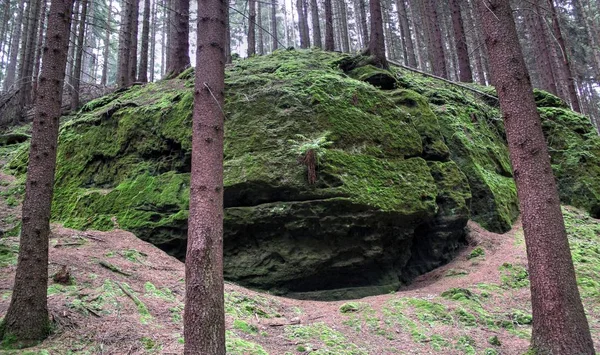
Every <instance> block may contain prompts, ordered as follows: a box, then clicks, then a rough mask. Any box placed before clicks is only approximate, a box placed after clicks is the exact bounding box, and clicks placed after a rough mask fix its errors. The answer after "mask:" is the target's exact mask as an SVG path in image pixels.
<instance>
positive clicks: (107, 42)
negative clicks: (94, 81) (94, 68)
mask: <svg viewBox="0 0 600 355" xmlns="http://www.w3.org/2000/svg"><path fill="white" fill-rule="evenodd" d="M111 21H112V0H108V11H107V18H106V34H105V37H104V63H103V65H102V78H101V79H100V85H102V86H106V83H107V82H108V65H109V59H110V34H111V33H112V23H111Z"/></svg>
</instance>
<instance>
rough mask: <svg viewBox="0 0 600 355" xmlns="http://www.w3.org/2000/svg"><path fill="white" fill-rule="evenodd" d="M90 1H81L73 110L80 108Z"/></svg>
mask: <svg viewBox="0 0 600 355" xmlns="http://www.w3.org/2000/svg"><path fill="white" fill-rule="evenodd" d="M87 8H88V0H81V16H79V32H78V33H77V50H76V52H75V66H74V68H73V82H72V83H73V84H72V85H73V86H72V87H71V90H72V91H71V110H76V109H77V108H78V107H79V87H80V84H81V60H82V58H83V47H84V40H85V22H86V20H87Z"/></svg>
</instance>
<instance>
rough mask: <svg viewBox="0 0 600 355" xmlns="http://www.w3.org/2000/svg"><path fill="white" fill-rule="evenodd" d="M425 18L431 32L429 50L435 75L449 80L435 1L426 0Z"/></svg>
mask: <svg viewBox="0 0 600 355" xmlns="http://www.w3.org/2000/svg"><path fill="white" fill-rule="evenodd" d="M424 4H425V6H426V8H425V12H424V13H425V14H426V16H425V18H426V21H427V28H428V32H429V36H428V37H429V40H428V48H429V56H430V58H429V60H430V62H431V67H432V71H433V74H434V75H437V76H440V77H442V78H445V79H448V71H447V70H446V56H445V54H444V42H443V41H442V31H441V30H440V24H439V17H438V13H437V9H436V5H435V3H434V2H433V0H425V2H424Z"/></svg>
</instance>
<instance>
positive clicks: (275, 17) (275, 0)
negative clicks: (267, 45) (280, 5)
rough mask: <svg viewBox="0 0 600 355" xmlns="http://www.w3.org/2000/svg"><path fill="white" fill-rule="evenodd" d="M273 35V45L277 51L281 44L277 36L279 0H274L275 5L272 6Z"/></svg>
mask: <svg viewBox="0 0 600 355" xmlns="http://www.w3.org/2000/svg"><path fill="white" fill-rule="evenodd" d="M271 35H272V36H273V42H272V44H271V47H272V49H273V51H275V50H276V49H277V48H278V46H279V43H278V42H279V40H278V38H277V36H278V35H277V0H273V5H272V6H271Z"/></svg>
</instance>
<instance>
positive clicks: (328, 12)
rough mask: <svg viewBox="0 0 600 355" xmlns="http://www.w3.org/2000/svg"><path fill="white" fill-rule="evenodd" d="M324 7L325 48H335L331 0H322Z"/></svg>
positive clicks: (330, 49)
mask: <svg viewBox="0 0 600 355" xmlns="http://www.w3.org/2000/svg"><path fill="white" fill-rule="evenodd" d="M323 3H324V7H325V50H326V51H333V50H335V43H334V40H333V9H332V7H331V0H324V1H323Z"/></svg>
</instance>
